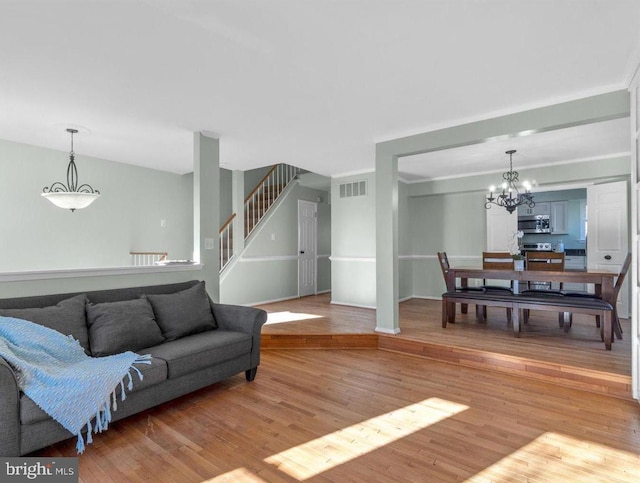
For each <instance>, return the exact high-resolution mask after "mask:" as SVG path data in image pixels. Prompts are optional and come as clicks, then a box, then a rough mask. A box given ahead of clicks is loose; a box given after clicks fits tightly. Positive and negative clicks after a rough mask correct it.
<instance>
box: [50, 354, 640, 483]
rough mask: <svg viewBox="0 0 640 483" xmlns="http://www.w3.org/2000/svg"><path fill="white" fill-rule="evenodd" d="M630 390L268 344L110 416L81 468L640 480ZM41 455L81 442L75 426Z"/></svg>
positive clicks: (158, 475) (278, 475)
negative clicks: (182, 387) (195, 381)
mask: <svg viewBox="0 0 640 483" xmlns="http://www.w3.org/2000/svg"><path fill="white" fill-rule="evenodd" d="M639 454H640V411H639V408H638V405H637V404H636V403H635V402H632V401H626V400H622V399H618V398H611V397H607V396H601V395H596V394H589V393H586V392H583V391H576V390H573V389H568V388H562V387H557V386H553V385H549V384H546V383H541V382H536V381H528V380H524V379H521V378H517V377H511V376H506V375H503V374H497V373H492V372H488V371H481V370H477V369H471V368H461V367H458V366H454V365H452V364H445V363H440V362H436V361H431V360H426V359H422V358H418V357H414V356H408V355H401V354H396V353H392V352H386V351H380V350H267V351H265V352H264V353H263V355H262V363H261V365H260V368H259V370H258V376H257V378H256V380H255V381H254V382H252V383H247V382H245V381H244V376H243V375H238V376H235V377H233V378H231V379H229V380H227V381H225V382H223V383H219V384H216V385H214V386H211V387H209V388H206V389H203V390H200V391H198V392H196V393H193V394H190V395H187V396H185V397H182V398H180V399H177V400H175V401H173V402H170V403H166V404H164V405H162V406H159V407H157V408H154V409H151V410H148V411H145V412H143V413H141V414H138V415H136V416H133V417H130V418H127V419H125V420H123V421H119V422H117V423H114V424H112V425H111V427H110V429H109V430H108V431H107V432H105V433H102V434H99V435H97V436H96V438H95V439H94V442H93V444H91V445H89V446H87V449H86V452H85V454H84V455H82V456H81V457H80V458H79V468H80V480H81V481H83V482H91V483H93V482H127V481H133V482H138V481H140V482H142V481H154V482H200V481H229V482H243V481H251V482H265V481H266V482H292V481H332V482H344V481H357V482H372V481H375V482H390V481H394V482H395V481H398V482H404V481H406V482H449V481H451V482H453V481H479V482H480V481H482V482H484V481H552V482H560V481H562V482H571V481H576V482H577V481H580V482H581V481H607V482H616V481H624V482H632V481H634V482H635V481H640V457H639ZM38 455H40V456H74V455H75V442H74V441H73V440H70V441H67V442H63V443H60V444H58V445H56V446H53V447H51V448H48V449H46V450H43V451H40V452H39V453H38Z"/></svg>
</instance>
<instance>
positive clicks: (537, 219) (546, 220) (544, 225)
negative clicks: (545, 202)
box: [518, 215, 551, 233]
mask: <svg viewBox="0 0 640 483" xmlns="http://www.w3.org/2000/svg"><path fill="white" fill-rule="evenodd" d="M518 230H520V231H522V232H523V233H551V218H550V216H549V215H524V216H519V217H518Z"/></svg>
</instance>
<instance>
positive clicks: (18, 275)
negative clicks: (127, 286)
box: [0, 263, 204, 282]
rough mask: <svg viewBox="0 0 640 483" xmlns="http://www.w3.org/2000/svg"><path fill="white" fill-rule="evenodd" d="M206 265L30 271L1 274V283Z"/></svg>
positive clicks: (194, 268)
mask: <svg viewBox="0 0 640 483" xmlns="http://www.w3.org/2000/svg"><path fill="white" fill-rule="evenodd" d="M203 267H204V265H202V264H200V263H196V264H194V265H164V266H160V265H149V266H146V265H145V266H132V267H102V268H70V269H62V270H29V271H24V272H1V273H0V282H24V281H28V280H50V279H56V278H80V277H105V276H114V275H139V274H153V273H165V272H189V271H195V270H202V268H203Z"/></svg>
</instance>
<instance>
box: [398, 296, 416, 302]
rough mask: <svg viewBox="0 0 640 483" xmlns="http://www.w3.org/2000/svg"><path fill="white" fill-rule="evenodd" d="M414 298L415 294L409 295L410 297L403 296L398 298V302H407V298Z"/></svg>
mask: <svg viewBox="0 0 640 483" xmlns="http://www.w3.org/2000/svg"><path fill="white" fill-rule="evenodd" d="M412 298H413V295H409V296H408V297H403V298H401V299H398V303H399V304H400V303H402V302H406V301H407V300H411V299H412Z"/></svg>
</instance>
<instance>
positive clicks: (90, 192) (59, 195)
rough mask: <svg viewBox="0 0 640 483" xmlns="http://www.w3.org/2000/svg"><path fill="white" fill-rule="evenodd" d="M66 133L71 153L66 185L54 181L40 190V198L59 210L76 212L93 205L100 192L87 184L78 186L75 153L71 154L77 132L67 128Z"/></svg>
mask: <svg viewBox="0 0 640 483" xmlns="http://www.w3.org/2000/svg"><path fill="white" fill-rule="evenodd" d="M67 132H68V133H69V134H71V152H70V153H69V165H68V166H67V184H66V185H65V184H63V183H61V182H60V181H56V182H55V183H53V184H52V185H51V186H49V187H45V188H44V189H43V190H42V193H41V194H42V196H44V197H45V198H46V199H48V200H49V201H51V203H53V204H54V205H56V206H57V207H59V208H64V209H67V210H71V211H72V212H73V211H76V210H81V209H82V208H86V207H87V206H89V205H90V204H91V203H93V202H94V201H95V200H96V198H98V196H100V192H99V191H98V190H94V189H93V188H92V187H91V186H90V185H88V184H82V185H80V186H78V168H76V163H75V161H74V159H75V153H74V152H73V135H74V134H76V133H77V132H78V130H77V129H71V128H68V129H67Z"/></svg>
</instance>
